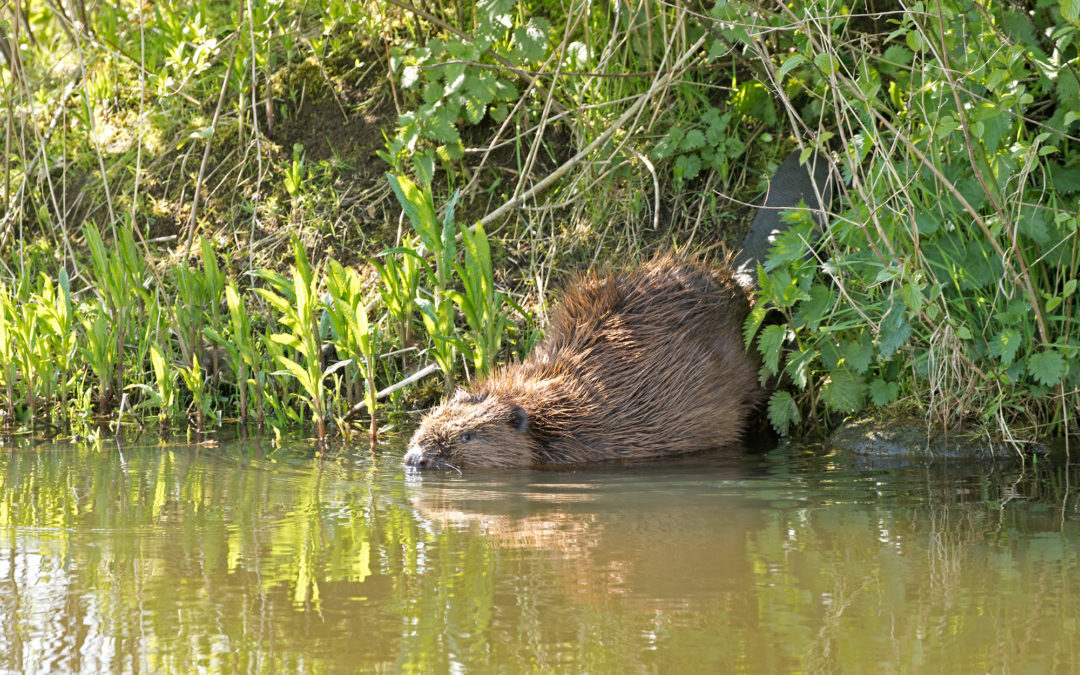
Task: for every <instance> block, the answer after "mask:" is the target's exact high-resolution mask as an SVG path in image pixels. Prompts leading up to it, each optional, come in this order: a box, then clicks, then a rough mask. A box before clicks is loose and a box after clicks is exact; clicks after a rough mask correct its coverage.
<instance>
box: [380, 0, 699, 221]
mask: <svg viewBox="0 0 1080 675" xmlns="http://www.w3.org/2000/svg"><path fill="white" fill-rule="evenodd" d="M388 1H389V2H394V0H388ZM707 36H708V35H707V34H706V35H702V36H701V37H700V38H698V40H697V42H695V43H694V44H693V45H692V46H691V47H690V48H689V49H688V50H686V52H685V53H684V54H683V55H682V56H681V57H680V58H679V60H678V62H676V63H675V65H674V66H672V67H671V70H669V71H668V72H667V73H665V74H664V75H663V76H662V77H659V78H657V79H656V80H654V81H653V83H652V85H651V86H650V87H649V89H648V91H646V92H645V93H644V94H642V95H641V96H639V97H638V99H637V101H635V102H634V104H633V105H631V106H630V107H629V108H627V109H626V112H624V113H623V114H622V115H620V116H619V119H617V120H615V122H614V123H613V124H612V125H611V126H610V127H608V129H607V131H605V132H604V133H602V134H600V135H599V136H597V137H596V138H595V139H593V141H592V142H591V143H589V144H588V145H587V146H585V148H583V149H582V150H581V151H580V152H578V153H577V154H576V155H574V156H573V157H571V158H570V159H568V160H566V162H565V163H563V164H562V165H561V166H560V167H559V168H557V169H555V170H554V171H553V172H551V173H550V174H548V175H547V176H546V177H545V178H544V179H543V180H541V181H540V182H538V183H537V184H536V185H534V186H532V187H531V188H529V189H528V190H526V191H525V192H523V193H522V194H521V195H519V196H517V197H514V198H512V199H509V200H507V201H506V202H505V203H504V204H503V205H502V206H500V207H499V208H497V209H495V210H494V211H492V212H491V213H489V214H488V215H486V216H484V217H483V218H481V219H480V222H479V223H478V224H480V225H483V226H485V228H486V227H487V225H489V224H491V223H492V222H494V221H496V220H498V219H499V218H501V217H503V216H504V215H506V213H507V212H508V211H510V209H512V208H514V207H515V206H517V205H518V204H520V203H521V202H523V201H525V200H527V199H532V198H533V197H535V196H536V195H538V194H540V193H541V192H543V191H544V190H546V189H547V188H549V187H550V186H551V184H552V183H554V182H555V181H557V180H558V179H559V178H561V177H562V176H563V175H565V174H566V173H567V172H568V171H570V169H572V168H574V167H575V166H577V165H578V164H580V163H581V161H582V160H584V159H585V158H586V157H588V156H589V154H591V153H592V152H593V150H595V149H596V148H598V147H600V146H601V145H603V144H604V143H607V142H608V140H610V139H611V137H612V136H614V135H615V133H616V132H617V131H618V130H619V129H621V128H622V126H623V125H624V124H626V122H627V121H628V120H629V119H630V118H632V117H634V116H636V115H637V114H638V112H639V111H640V110H641V109H642V108H644V107H645V104H646V103H647V102H648V101H649V99H650V98H652V96H653V95H655V94H656V93H657V92H658V91H660V90H661V89H663V88H664V87H666V86H667V85H668V83H669V82H670V81H671V80H672V79H673V78H674V77H675V74H676V73H678V72H681V70H682V67H683V65H684V64H685V63H686V62H687V61H688V60H689V59H690V57H691V56H693V55H694V53H695V52H697V50H698V49H700V48H701V45H703V44H705V39H706V37H707ZM475 228H476V226H475V225H474V226H473V227H471V228H469V229H470V231H471V230H475Z"/></svg>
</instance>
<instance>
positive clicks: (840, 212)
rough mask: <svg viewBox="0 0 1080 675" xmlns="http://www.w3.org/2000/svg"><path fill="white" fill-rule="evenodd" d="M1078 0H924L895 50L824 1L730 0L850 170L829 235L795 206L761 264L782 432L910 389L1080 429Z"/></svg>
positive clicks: (764, 351)
mask: <svg viewBox="0 0 1080 675" xmlns="http://www.w3.org/2000/svg"><path fill="white" fill-rule="evenodd" d="M740 7H741V8H742V9H741V10H740V9H739V8H740ZM834 9H835V8H834ZM1063 9H1064V3H1063V5H1061V6H1058V5H1050V4H1048V3H1043V4H1039V5H1038V7H1037V8H1036V9H1034V10H1033V11H1030V12H1029V11H1027V10H1021V9H1018V8H1012V7H1006V6H1001V7H996V8H995V9H993V10H992V11H988V10H987V9H986V8H985V7H982V6H980V5H978V4H975V3H971V2H965V1H963V0H942V1H941V2H938V3H936V4H933V5H929V4H924V3H915V4H914V5H912V6H911V7H910V8H908V9H905V11H904V12H903V13H902V14H898V15H897V16H895V17H894V18H892V19H891V20H890V21H889V22H888V23H887V25H885V27H884V29H883V30H884V31H886V32H885V33H884V34H883V35H882V36H881V37H882V39H881V40H880V41H879V43H878V44H879V45H880V47H879V48H878V49H876V50H843V49H838V47H841V46H842V45H843V41H842V40H841V37H842V36H843V35H844V34H845V31H847V30H848V28H847V20H846V19H844V18H843V17H842V16H840V15H837V14H836V13H835V12H832V11H831V10H830V9H829V6H828V5H827V4H826V3H810V4H808V5H806V6H805V7H800V8H798V10H797V11H792V12H788V11H785V13H784V14H783V15H772V16H770V15H765V14H762V13H761V12H760V11H759V9H756V8H753V9H752V8H750V7H749V6H744V5H737V4H735V3H731V4H728V5H726V10H725V11H729V12H732V14H731V15H730V16H727V17H726V18H727V19H729V20H732V21H733V22H734V21H735V20H738V21H740V22H741V24H740V25H742V26H744V27H745V26H749V28H746V29H745V32H746V34H747V35H753V34H761V33H762V32H763V31H765V32H767V31H768V30H772V31H774V32H773V33H771V35H772V39H773V40H775V42H773V43H772V44H770V45H769V46H768V50H769V51H768V52H767V53H764V50H763V49H762V47H761V43H760V42H757V41H755V40H753V39H747V40H745V41H744V42H742V44H743V48H744V49H746V50H747V51H748V52H754V53H755V54H756V55H757V56H758V57H759V58H761V59H762V61H761V62H762V63H763V64H765V67H766V68H767V69H768V71H769V72H768V77H769V78H770V79H771V81H773V82H775V83H777V85H778V87H779V88H778V92H779V93H780V94H781V95H782V97H787V103H789V104H790V107H789V109H792V110H799V111H800V113H801V115H802V119H803V120H804V121H808V122H810V123H811V124H817V125H820V127H819V128H821V129H827V130H828V131H826V132H823V133H820V134H817V135H816V136H814V135H811V138H812V140H813V142H814V143H815V144H816V145H817V146H818V148H819V149H821V150H824V151H826V152H828V151H832V154H833V157H834V158H836V160H837V161H836V166H835V168H836V175H837V177H839V178H842V179H843V185H844V187H843V189H842V190H841V191H840V192H841V193H842V194H841V196H840V199H839V200H838V203H835V204H833V214H832V215H831V216H830V218H829V219H828V227H827V229H826V231H825V233H824V237H823V239H822V241H821V242H820V244H819V245H817V246H811V245H810V242H812V241H814V240H815V237H813V236H812V234H813V233H812V232H811V228H813V227H814V225H813V222H812V221H811V219H810V218H809V217H808V216H806V215H799V216H793V217H795V218H797V219H801V220H797V222H796V223H795V224H794V225H793V227H792V228H791V229H790V230H789V231H788V232H786V233H785V234H784V235H783V236H781V237H780V238H779V239H778V240H777V241H776V242H775V245H774V247H773V249H772V251H771V254H770V255H769V256H768V257H767V261H766V263H765V265H764V266H763V268H762V269H761V270H760V274H759V280H760V285H761V292H760V296H759V302H758V304H757V307H756V308H755V311H754V312H753V315H752V316H751V318H750V320H749V321H748V322H747V324H746V327H745V328H746V332H745V337H746V339H747V344H748V345H753V346H754V347H755V348H756V349H757V350H758V352H759V353H760V354H761V356H762V359H763V365H762V378H763V379H769V378H778V380H779V382H780V384H781V386H780V388H779V390H778V391H777V392H776V393H775V394H774V395H773V396H772V399H771V400H770V403H769V417H770V419H771V421H772V423H773V424H774V425H775V427H776V428H777V429H778V430H780V431H781V432H787V431H789V430H791V429H793V428H800V427H801V428H803V429H804V430H805V429H806V428H807V427H808V426H809V427H814V426H817V427H819V428H820V427H827V426H829V425H830V424H831V423H832V422H834V421H838V420H839V419H842V418H843V417H844V416H846V415H850V414H853V413H857V412H860V411H863V410H865V409H867V408H869V407H881V406H901V407H904V408H907V409H908V410H910V411H911V412H915V413H918V414H922V415H924V416H925V417H927V418H928V419H931V420H934V421H936V422H937V423H942V424H945V425H950V426H951V425H955V424H958V423H961V422H964V423H972V422H974V423H975V425H976V426H977V427H981V428H982V429H986V430H996V431H997V432H999V433H1001V434H1002V435H1003V436H1005V437H1007V438H1013V439H1017V440H1024V439H1030V438H1033V437H1037V436H1045V435H1047V434H1060V433H1067V432H1075V431H1076V429H1077V423H1076V419H1077V417H1078V416H1080V340H1078V339H1077V335H1080V331H1078V330H1077V329H1078V327H1080V297H1078V294H1077V292H1076V291H1077V284H1078V280H1080V216H1078V214H1077V211H1078V208H1077V204H1078V199H1080V144H1078V143H1077V142H1076V136H1077V131H1078V130H1080V123H1078V122H1080V25H1078V23H1077V18H1076V16H1075V12H1074V13H1073V14H1074V15H1073V16H1072V17H1071V18H1070V17H1069V16H1068V15H1066V14H1063ZM826 16H828V17H829V18H828V20H827V21H826V20H820V21H819V20H818V18H824V17H826ZM755 23H756V24H757V25H753V24H755ZM732 25H735V24H734V23H732ZM732 38H733V39H735V40H739V39H740V38H739V36H738V35H735V34H733V35H732ZM809 151H810V149H809V148H808V149H807V153H809ZM770 311H772V312H774V314H773V316H778V317H779V320H778V321H771V320H767V317H768V315H769V312H770Z"/></svg>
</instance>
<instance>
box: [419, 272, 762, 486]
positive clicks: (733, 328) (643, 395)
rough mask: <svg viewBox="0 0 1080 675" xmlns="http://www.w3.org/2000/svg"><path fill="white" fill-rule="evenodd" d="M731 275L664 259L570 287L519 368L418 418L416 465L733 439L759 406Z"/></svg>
mask: <svg viewBox="0 0 1080 675" xmlns="http://www.w3.org/2000/svg"><path fill="white" fill-rule="evenodd" d="M749 310H750V303H749V299H748V297H747V292H746V290H745V289H744V288H743V287H742V286H740V285H739V284H738V282H737V281H736V280H735V278H734V276H733V274H732V272H731V267H730V266H729V265H724V266H721V267H718V268H709V267H706V266H705V265H702V264H700V263H698V262H695V261H693V260H680V259H677V258H675V257H674V256H672V255H670V254H666V255H664V254H662V255H660V256H658V257H655V258H653V259H652V261H650V262H648V263H646V264H644V265H642V266H641V267H638V268H636V269H632V270H630V271H625V272H610V273H607V274H603V275H595V274H586V275H584V276H582V277H579V278H577V279H576V280H574V281H573V282H571V283H570V284H569V285H568V286H567V290H566V291H565V294H564V296H563V298H562V300H561V302H560V303H559V304H558V305H557V307H556V310H555V311H554V313H553V315H552V317H551V325H550V327H549V328H548V331H547V335H546V336H545V338H544V339H543V340H542V341H541V343H540V344H538V345H537V347H536V348H535V349H534V351H533V352H532V354H530V355H529V356H528V357H527V358H526V359H525V360H524V361H522V362H520V363H516V364H513V365H510V366H508V367H506V368H503V369H502V370H498V371H495V372H494V373H493V374H492V375H491V376H489V377H488V378H487V379H484V380H481V381H479V382H477V383H476V384H474V386H473V387H472V389H471V390H464V389H462V390H459V391H457V392H456V393H455V394H454V395H453V396H452V397H451V398H450V399H449V400H448V401H447V402H446V403H444V404H443V405H442V406H440V407H439V408H437V409H435V410H434V411H433V412H431V413H430V414H429V415H428V416H427V417H425V418H424V419H423V421H422V422H421V424H420V427H419V428H418V429H417V431H416V433H415V434H414V436H413V438H412V441H411V443H410V446H409V452H408V454H407V455H406V456H405V463H406V464H408V465H411V466H417V467H437V468H458V467H462V466H482V467H511V466H522V465H544V464H565V463H574V462H590V461H597V460H606V459H637V458H647V457H657V456H662V455H678V454H683V453H687V452H693V451H698V450H706V449H709V448H717V447H721V446H726V445H729V444H732V443H734V442H735V441H737V440H738V438H739V434H740V432H741V431H742V429H743V426H744V424H745V422H746V420H747V417H748V416H749V414H750V412H751V410H752V409H753V408H754V406H755V405H757V403H758V401H759V400H760V398H761V396H762V390H761V388H760V387H759V386H758V382H757V371H758V367H757V362H756V360H755V359H754V358H753V357H752V356H751V355H749V354H748V353H747V351H746V349H745V348H744V347H743V342H742V337H741V328H742V325H743V321H744V319H745V318H746V315H747V313H748V312H749Z"/></svg>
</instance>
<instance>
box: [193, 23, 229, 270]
mask: <svg viewBox="0 0 1080 675" xmlns="http://www.w3.org/2000/svg"><path fill="white" fill-rule="evenodd" d="M236 30H237V33H239V31H240V27H239V26H237V28H236ZM239 46H240V41H239V40H237V41H236V44H234V45H233V49H232V54H231V55H230V56H229V66H228V68H226V69H225V77H224V78H223V79H222V80H221V92H219V93H218V100H217V107H216V108H214V118H213V119H212V120H211V121H210V128H211V129H213V130H214V133H216V132H217V123H218V117H220V115H221V108H222V106H223V105H224V104H225V92H226V91H227V90H228V88H229V78H231V77H232V67H233V62H234V60H235V59H236V49H237V47H239ZM213 140H214V134H210V137H209V138H207V139H206V147H205V148H204V149H203V156H202V163H201V164H200V165H199V177H198V179H196V181H195V194H194V195H192V197H191V218H190V219H189V220H188V231H187V243H186V244H184V257H183V258H181V260H183V261H184V264H185V265H186V264H187V259H188V255H190V254H191V243H192V241H193V240H194V239H195V218H196V217H197V216H198V214H199V188H201V187H202V182H203V176H204V175H205V174H206V163H207V162H208V161H209V160H210V146H211V144H212V142H213Z"/></svg>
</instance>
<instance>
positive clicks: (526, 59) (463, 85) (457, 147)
mask: <svg viewBox="0 0 1080 675" xmlns="http://www.w3.org/2000/svg"><path fill="white" fill-rule="evenodd" d="M516 4H517V0H481V1H480V2H477V3H476V6H475V12H474V26H473V29H472V30H471V31H469V33H468V35H466V36H460V37H459V36H457V35H450V36H447V37H444V38H434V39H432V40H429V41H428V42H427V43H426V44H425V45H423V46H412V47H404V48H394V49H392V50H391V59H390V67H391V70H392V71H393V72H394V73H395V74H397V75H399V76H400V82H401V86H402V88H403V89H405V90H406V91H411V92H415V93H418V94H419V98H420V102H419V104H418V106H417V107H416V109H415V110H412V111H409V112H406V113H404V114H403V115H402V116H401V117H400V118H399V119H398V134H397V137H396V138H395V139H394V140H393V141H392V142H391V144H390V148H389V153H388V156H387V157H386V158H384V159H388V162H389V163H390V164H394V165H396V164H397V162H396V160H397V159H398V158H399V157H400V156H402V154H403V153H405V152H406V151H411V150H412V149H413V148H415V147H416V144H417V142H419V141H420V140H421V139H424V140H427V141H431V142H433V143H435V144H436V145H437V146H438V148H439V150H440V154H444V153H445V155H446V157H448V158H450V159H460V158H461V157H462V154H463V152H464V145H463V143H462V140H461V134H460V133H459V131H458V128H459V125H461V124H462V123H466V124H479V123H480V122H482V121H483V120H484V119H485V117H490V118H491V119H492V120H494V121H496V122H502V121H503V120H505V119H506V116H507V115H508V114H509V112H510V104H512V103H513V102H514V101H516V100H517V99H518V96H519V90H518V87H517V85H515V84H514V80H515V79H516V75H515V74H514V73H513V72H512V71H511V70H510V69H509V68H507V67H506V65H505V64H507V63H512V64H514V66H515V67H528V66H529V65H530V64H535V63H538V62H540V61H542V60H543V59H544V58H546V57H547V55H548V54H549V53H550V47H549V45H548V33H549V31H550V29H551V26H550V23H549V22H548V21H547V20H546V19H544V18H543V17H531V18H529V19H527V20H522V19H520V18H515V17H514V15H513V13H512V12H513V10H514V7H515V5H516ZM500 63H501V64H502V65H500Z"/></svg>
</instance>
